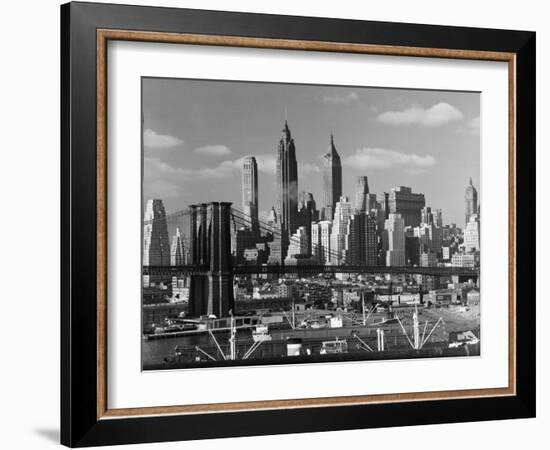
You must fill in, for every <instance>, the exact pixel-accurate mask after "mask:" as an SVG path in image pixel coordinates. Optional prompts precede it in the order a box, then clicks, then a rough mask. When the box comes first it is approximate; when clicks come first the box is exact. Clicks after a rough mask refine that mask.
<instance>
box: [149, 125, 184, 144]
mask: <svg viewBox="0 0 550 450" xmlns="http://www.w3.org/2000/svg"><path fill="white" fill-rule="evenodd" d="M143 145H144V146H145V147H147V148H153V149H168V148H174V147H177V146H179V145H183V140H182V139H179V138H177V137H175V136H170V135H169V134H159V133H157V132H156V131H153V130H151V129H150V128H147V129H146V130H145V131H144V132H143Z"/></svg>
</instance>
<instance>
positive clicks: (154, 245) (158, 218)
mask: <svg viewBox="0 0 550 450" xmlns="http://www.w3.org/2000/svg"><path fill="white" fill-rule="evenodd" d="M170 255H171V249H170V241H169V238H168V224H167V222H166V211H165V209H164V204H163V203H162V200H159V199H152V200H148V201H147V204H146V206H145V214H144V218H143V265H144V266H169V265H170V262H171V261H170ZM157 281H158V280H155V279H152V278H151V277H150V276H149V275H144V277H143V286H144V287H148V286H149V285H150V284H154V283H156V282H157Z"/></svg>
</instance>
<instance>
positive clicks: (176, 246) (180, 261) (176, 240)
mask: <svg viewBox="0 0 550 450" xmlns="http://www.w3.org/2000/svg"><path fill="white" fill-rule="evenodd" d="M184 264H185V252H184V247H183V237H182V235H181V233H180V229H179V228H176V234H175V236H173V237H172V247H171V248H170V265H171V266H182V265H184Z"/></svg>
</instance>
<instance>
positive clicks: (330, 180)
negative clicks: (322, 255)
mask: <svg viewBox="0 0 550 450" xmlns="http://www.w3.org/2000/svg"><path fill="white" fill-rule="evenodd" d="M323 195H324V198H323V214H322V216H323V217H322V218H323V220H332V219H333V213H334V212H335V207H336V202H338V200H339V199H340V197H341V195H342V163H341V161H340V155H338V152H337V151H336V147H335V146H334V136H333V135H332V133H331V134H330V147H329V149H328V152H327V153H326V154H325V155H324V156H323Z"/></svg>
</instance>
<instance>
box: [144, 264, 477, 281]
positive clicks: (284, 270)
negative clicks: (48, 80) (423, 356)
mask: <svg viewBox="0 0 550 450" xmlns="http://www.w3.org/2000/svg"><path fill="white" fill-rule="evenodd" d="M209 272H210V268H209V267H208V266H200V265H181V266H143V275H157V276H178V275H184V274H197V275H201V274H202V275H207V274H208V273H209ZM232 273H233V274H234V275H252V274H309V275H317V274H331V273H367V274H392V275H393V274H408V275H431V276H453V275H454V276H459V277H472V278H476V279H477V278H478V277H479V269H475V268H471V267H417V266H414V267H413V266H400V267H385V266H360V265H316V264H313V265H285V266H282V265H271V264H270V265H261V266H257V265H237V266H233V267H232Z"/></svg>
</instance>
